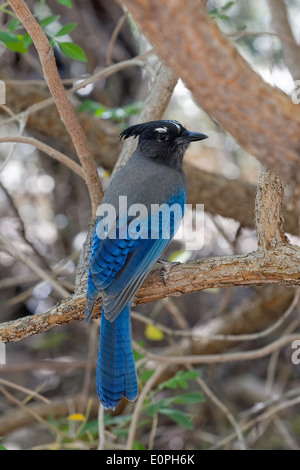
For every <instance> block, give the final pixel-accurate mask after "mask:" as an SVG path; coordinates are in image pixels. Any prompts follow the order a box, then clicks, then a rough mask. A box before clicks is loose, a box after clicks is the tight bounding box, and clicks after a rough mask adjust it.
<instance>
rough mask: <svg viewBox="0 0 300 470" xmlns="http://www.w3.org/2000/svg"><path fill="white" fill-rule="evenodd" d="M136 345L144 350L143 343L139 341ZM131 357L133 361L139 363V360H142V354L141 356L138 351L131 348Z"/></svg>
mask: <svg viewBox="0 0 300 470" xmlns="http://www.w3.org/2000/svg"><path fill="white" fill-rule="evenodd" d="M138 344H139V345H140V346H141V347H142V348H144V347H145V341H139V342H138ZM133 357H134V360H135V361H139V360H140V359H143V357H144V356H143V354H141V353H140V352H139V351H137V350H136V349H134V348H133Z"/></svg>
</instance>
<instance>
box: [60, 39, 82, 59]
mask: <svg viewBox="0 0 300 470" xmlns="http://www.w3.org/2000/svg"><path fill="white" fill-rule="evenodd" d="M57 44H58V46H59V48H60V50H61V52H62V53H63V54H65V55H66V56H67V57H70V59H75V60H80V61H81V62H86V60H87V59H86V56H85V53H84V51H83V49H82V48H81V47H80V46H78V44H74V43H73V42H58V43H57Z"/></svg>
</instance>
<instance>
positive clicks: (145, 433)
mask: <svg viewBox="0 0 300 470" xmlns="http://www.w3.org/2000/svg"><path fill="white" fill-rule="evenodd" d="M200 3H201V4H202V5H205V7H206V9H207V12H208V13H209V14H210V16H211V17H212V18H213V19H214V20H215V21H216V22H217V24H218V26H219V28H220V29H221V30H222V31H223V33H224V34H225V35H226V36H227V37H228V38H229V40H230V41H232V42H234V44H235V46H236V47H237V49H238V52H239V53H240V54H241V55H242V56H243V57H244V58H245V59H246V60H247V61H248V62H249V63H250V64H251V66H252V67H253V69H254V70H255V71H256V72H257V73H258V74H260V75H261V76H262V77H263V78H264V80H266V81H267V82H269V83H270V84H271V85H272V86H274V87H278V88H280V89H282V90H283V91H284V92H285V93H286V94H288V95H291V94H292V92H293V90H294V80H295V76H294V73H293V71H292V70H291V68H290V67H289V66H288V64H287V61H286V60H285V59H284V56H283V49H284V46H283V45H284V41H285V39H286V38H284V37H280V35H279V34H278V33H277V32H276V30H274V23H273V20H272V15H271V13H272V10H271V8H270V5H271V3H272V2H271V1H270V2H267V1H261V0H260V1H259V0H253V1H252V2H247V1H246V0H236V1H231V2H226V1H222V0H209V1H207V2H199V4H200ZM278 3H279V2H274V5H273V7H274V8H275V7H276V5H275V4H278ZM281 3H282V5H283V7H284V9H285V11H286V14H287V18H288V22H289V25H290V28H291V31H292V34H293V36H294V40H295V42H296V43H297V42H298V43H299V41H300V28H299V25H300V4H299V2H298V1H297V0H287V1H285V2H283V1H282V2H281ZM27 4H28V7H29V8H30V9H31V11H32V12H34V15H35V17H36V18H37V19H38V20H39V22H40V24H41V25H42V26H43V29H44V31H45V32H46V33H47V35H48V37H49V39H50V40H51V43H52V45H53V47H54V51H55V57H56V61H57V65H58V69H59V73H60V76H61V78H62V79H63V80H64V83H65V86H66V88H67V89H68V88H70V87H72V86H73V85H74V84H76V83H78V80H80V79H83V78H85V77H87V76H89V75H93V74H95V73H98V72H100V71H102V70H104V69H105V68H107V67H109V66H111V65H113V64H115V63H118V62H121V61H125V60H129V59H131V58H132V57H134V56H136V55H138V54H142V53H145V52H147V51H149V50H150V49H151V45H150V44H149V43H148V41H147V40H146V39H145V37H144V36H143V35H142V33H141V32H140V31H139V29H138V28H137V26H136V24H135V23H134V21H133V20H132V18H131V17H130V15H127V14H126V12H125V13H124V10H123V9H122V8H121V7H120V5H119V4H118V3H117V2H115V1H112V0H98V1H96V0H88V1H85V2H80V1H79V0H72V2H71V1H56V0H46V1H28V2H27ZM282 5H281V6H282ZM63 28H65V29H63ZM4 33H6V34H8V35H10V36H7V35H6V36H5V34H4ZM70 43H71V44H72V45H73V46H71V47H70V46H66V44H70ZM159 65H160V63H159V60H158V58H157V57H156V56H155V55H153V54H152V55H149V56H148V58H147V60H146V61H145V66H143V67H141V66H137V65H131V66H128V67H126V68H123V69H122V70H120V71H118V72H116V73H113V74H112V75H110V76H109V77H107V78H102V79H100V80H98V81H96V82H95V83H92V84H91V85H88V86H87V87H85V88H82V89H80V90H79V91H78V92H76V93H73V94H72V95H71V101H72V104H73V106H74V108H75V109H76V112H77V114H78V116H79V119H80V122H81V125H82V127H83V129H84V131H85V132H86V135H87V138H88V142H89V144H90V147H91V150H92V152H93V155H94V157H95V160H96V162H97V166H98V171H99V175H100V177H101V180H102V182H103V186H104V187H106V186H107V184H108V183H109V179H110V175H111V172H112V170H113V167H114V164H115V162H116V160H117V158H118V155H119V153H120V150H121V147H122V143H121V142H120V139H119V134H120V132H121V131H122V130H123V129H124V128H125V127H127V126H128V125H131V124H133V123H134V122H135V118H136V116H137V114H138V113H139V111H140V110H141V109H142V107H143V104H144V102H145V99H146V98H147V96H148V94H149V92H150V90H151V88H152V86H153V83H154V81H155V76H156V73H157V70H158V67H159ZM297 66H298V68H299V67H300V66H299V64H297ZM0 68H1V72H0V78H1V80H3V81H4V82H5V84H6V106H1V107H0V121H1V126H0V138H1V137H7V136H12V135H14V136H15V135H22V136H27V137H35V138H37V139H39V140H41V141H43V142H45V143H47V144H48V145H50V146H51V147H53V148H55V149H56V150H59V151H61V152H63V153H65V154H66V155H68V156H69V157H70V158H72V159H74V160H76V158H77V157H76V154H75V151H74V148H73V147H72V144H71V141H70V139H69V137H68V136H67V133H66V131H65V129H64V127H63V125H62V123H61V121H60V119H59V116H58V113H57V111H56V109H55V106H54V105H48V106H47V107H46V106H45V107H44V108H42V109H40V110H39V111H35V110H34V109H32V107H33V106H34V105H35V104H36V103H39V102H42V101H43V100H45V99H46V98H48V97H49V92H48V89H47V86H46V85H45V82H44V80H43V74H42V70H41V66H40V64H39V61H38V56H37V54H36V51H35V49H34V46H33V45H32V44H31V43H30V38H28V36H27V35H26V33H25V31H24V29H23V28H22V25H21V24H20V23H19V22H18V20H17V19H16V18H15V17H14V15H13V14H12V11H11V10H10V8H9V5H8V4H7V3H5V2H1V5H0ZM298 78H299V79H300V73H299V77H298ZM164 118H166V119H176V120H178V121H180V122H181V123H183V124H184V125H185V127H187V128H188V129H191V130H194V131H200V132H204V133H205V134H207V135H208V136H209V139H207V140H205V141H204V142H203V143H201V144H198V143H195V144H193V145H192V146H191V147H190V149H189V150H188V152H187V155H186V169H187V173H188V175H189V174H192V173H193V172H195V171H200V172H204V173H199V174H201V175H202V177H203V178H204V176H205V177H208V176H209V177H210V178H211V179H209V180H208V182H207V184H208V189H207V194H208V195H207V201H206V200H199V201H197V202H198V203H199V204H204V209H205V217H204V223H205V232H204V233H205V235H204V243H203V247H202V248H201V250H199V251H198V250H193V251H191V250H187V249H186V248H185V244H184V240H182V239H181V240H174V241H173V242H172V244H171V245H170V247H169V248H168V252H167V254H166V256H167V257H168V258H169V259H170V260H172V261H181V262H186V261H190V260H194V259H199V258H204V257H211V256H221V255H229V254H242V253H248V252H251V251H254V250H255V249H256V247H257V243H256V235H255V231H254V227H253V218H251V214H254V194H255V185H256V182H257V178H258V174H259V170H260V164H259V162H258V161H257V160H256V159H255V158H254V157H252V156H251V155H249V154H248V153H247V152H246V151H245V150H244V149H243V148H241V147H240V146H239V145H238V143H237V142H236V141H234V140H233V139H232V138H231V137H230V135H229V134H227V133H224V132H223V131H222V129H221V128H220V127H219V126H218V123H216V122H214V121H213V120H211V119H210V117H209V116H208V115H207V114H206V113H205V112H204V111H203V110H202V109H201V108H200V107H199V106H197V104H196V103H195V102H194V101H193V97H192V96H191V93H190V92H189V90H188V89H187V88H186V87H185V85H184V83H183V82H182V81H181V80H179V81H178V83H177V85H176V87H175V90H174V93H173V95H172V98H171V100H170V103H169V106H168V108H167V110H166V112H165V115H164ZM195 174H198V173H195ZM220 178H221V179H220ZM217 182H218V185H219V186H218V187H219V188H220V187H224V188H226V191H225V192H221V191H220V192H214V191H215V190H216V187H217ZM210 188H211V193H210ZM237 189H238V190H239V191H240V192H239V193H235V191H237ZM287 192H288V189H287ZM234 194H240V198H241V199H240V200H236V206H235V203H233V202H232V201H233V199H234V198H235V196H234ZM232 195H233V197H232ZM227 197H229V199H228V204H227V206H230V209H231V210H232V216H231V217H229V216H228V213H227V212H226V210H225V209H224V210H223V209H222V210H220V211H219V209H218V207H215V205H214V199H215V198H224V205H225V206H226V198H227ZM192 199H193V198H191V200H192ZM193 202H195V201H194V200H193ZM241 213H242V214H241ZM235 214H236V217H234V215H235ZM290 216H291V214H290V213H289V212H288V210H287V212H286V219H287V220H289V217H290ZM243 217H244V218H243ZM90 218H91V207H90V200H89V195H88V191H87V188H86V185H85V183H84V181H83V180H82V179H81V178H80V177H79V176H77V175H76V174H74V173H73V172H72V171H71V170H70V169H68V168H67V167H66V166H64V165H63V164H61V163H60V162H57V161H56V160H54V159H52V158H49V156H47V155H45V154H43V153H42V152H40V151H38V150H37V149H36V148H35V147H33V146H31V145H28V144H24V143H21V144H16V143H1V144H0V233H1V234H2V236H3V237H5V239H6V240H9V242H10V243H12V244H13V245H14V247H15V249H16V251H14V252H12V250H11V249H9V247H8V245H7V244H5V243H4V242H3V240H2V239H1V240H2V241H1V243H0V305H1V310H0V321H1V322H6V321H11V320H16V319H18V318H22V317H25V316H28V315H35V314H37V313H42V312H46V311H48V310H49V309H50V308H51V307H53V306H55V305H56V304H57V302H58V301H60V300H61V299H62V295H61V292H60V291H58V290H57V289H55V288H53V286H52V285H50V284H49V283H48V282H46V281H44V280H41V279H40V277H39V276H38V274H36V273H35V272H33V270H32V269H31V268H30V266H29V265H28V263H26V262H24V261H21V260H20V255H19V254H20V253H22V254H25V255H26V258H29V259H30V260H31V261H32V262H33V263H34V264H35V265H37V266H39V267H40V268H41V269H42V270H44V271H45V272H46V273H52V275H53V276H54V277H55V279H56V281H57V282H58V283H59V285H60V286H61V287H62V288H63V289H64V292H65V294H66V296H67V295H68V294H70V295H71V294H72V293H73V292H74V284H75V276H76V266H77V263H78V259H79V254H80V250H81V248H82V245H83V242H84V240H85V238H86V235H87V230H88V224H89V221H90ZM292 225H293V224H292V222H291V223H290V225H289V227H290V226H292ZM290 232H291V233H289V235H288V236H289V238H290V240H291V241H292V242H293V243H296V244H299V238H298V237H297V231H295V230H292V229H291V230H290ZM295 295H296V294H295V292H294V290H293V289H289V288H286V287H281V286H279V287H278V286H277V287H273V286H265V287H256V286H253V287H247V288H236V287H230V288H225V289H208V290H205V291H202V292H198V293H195V294H191V295H186V296H182V297H179V298H174V297H173V298H169V299H164V300H161V301H158V302H156V303H153V304H148V305H146V306H143V307H139V308H136V309H134V311H135V313H136V316H134V318H133V337H134V340H135V341H136V342H137V343H138V344H139V345H140V347H141V348H145V350H147V351H152V352H155V353H156V354H161V355H164V354H166V353H167V351H169V350H170V348H171V349H172V348H174V350H175V351H176V350H177V349H176V348H178V349H179V350H180V351H181V350H182V351H186V349H184V348H186V343H187V342H192V344H189V345H188V347H189V348H193V350H194V351H195V354H201V353H214V352H224V351H226V350H228V349H229V348H230V350H232V351H235V350H238V349H237V348H239V350H246V349H247V348H250V349H253V348H254V347H258V346H263V345H265V344H268V342H270V341H271V339H275V338H276V337H278V331H279V332H280V331H281V332H282V331H285V330H286V329H287V328H289V327H290V328H293V330H294V331H295V330H296V328H297V327H298V317H297V308H298V307H297V302H294V303H295V307H296V308H295V309H292V311H291V314H290V317H289V323H288V325H287V324H283V325H282V326H281V327H280V328H279V330H276V331H275V333H272V335H271V336H270V337H266V338H265V339H262V340H260V342H258V340H257V339H255V338H254V339H253V340H252V341H250V342H248V343H242V344H241V345H239V343H229V342H228V341H222V342H220V341H207V344H206V345H205V344H204V342H203V341H201V340H200V339H197V338H193V337H192V336H190V337H184V336H180V335H178V336H176V335H175V336H174V335H173V336H172V334H169V333H168V332H167V331H163V328H161V327H160V326H159V325H157V324H156V323H155V322H159V324H163V325H164V326H165V327H167V328H168V329H170V330H172V331H178V330H180V331H184V330H187V331H191V332H193V334H194V335H196V333H197V332H198V333H199V332H200V333H201V334H225V333H228V334H238V333H240V332H241V333H243V332H245V331H246V330H247V329H246V328H244V327H243V326H242V325H244V324H247V322H248V323H249V322H250V323H252V322H253V325H251V326H252V327H253V328H252V329H250V330H251V332H256V331H259V330H261V329H263V328H266V327H267V326H269V325H270V324H271V323H272V322H274V321H276V320H277V319H278V318H279V317H280V316H281V315H283V313H284V312H285V311H286V309H287V308H288V307H289V305H290V304H291V302H292V301H293V299H294V300H295ZM139 315H143V316H146V317H147V318H150V319H151V320H152V321H153V324H152V326H151V325H147V324H145V322H143V321H142V320H141V318H139ZM298 315H299V313H298ZM227 318H228V320H227ZM227 322H228V323H227ZM221 324H222V325H223V326H222V327H220V325H221ZM226 324H228V325H229V326H228V331H227V330H225V329H224V325H226ZM98 328H99V327H98V323H97V322H96V321H94V324H93V325H91V326H86V325H83V324H82V323H80V322H74V323H72V324H70V325H63V326H60V327H59V328H53V329H51V330H50V331H48V332H46V333H43V334H39V335H35V336H31V337H29V338H26V339H24V340H22V341H20V342H16V343H8V344H7V346H6V357H7V365H6V367H5V368H4V367H2V368H1V369H0V377H1V379H2V380H5V381H9V382H10V384H12V383H13V384H18V385H19V386H22V387H25V388H26V389H28V390H31V391H33V390H34V391H36V392H39V393H41V394H42V395H43V397H45V399H46V400H47V402H46V403H45V401H42V400H39V399H37V400H36V399H34V398H33V396H32V395H31V394H30V393H29V392H28V391H27V392H25V391H24V390H23V391H22V390H17V389H16V388H15V387H14V386H12V385H10V386H8V385H7V384H6V385H5V383H4V382H2V383H1V381H0V385H1V388H0V436H3V439H2V440H1V441H0V444H1V445H3V446H4V447H5V448H8V449H24V448H25V449H26V448H53V449H60V448H95V447H97V433H98V428H97V409H98V404H97V398H96V390H95V362H96V357H97V344H98ZM243 328H244V329H243ZM289 331H291V329H290V330H289ZM136 356H137V357H136V359H137V361H140V362H138V364H140V369H139V370H140V381H141V387H143V386H144V384H145V383H146V382H147V380H149V378H150V377H151V373H152V372H153V364H152V365H151V363H149V361H148V362H147V361H146V360H145V356H144V355H143V353H142V352H141V350H139V352H136ZM60 363H61V364H60ZM68 363H70V366H69V367H68ZM45 364H46V365H45ZM299 371H300V369H299V366H298V365H294V364H293V363H292V361H291V349H290V347H286V348H285V349H284V348H283V349H282V351H281V352H280V353H278V354H273V355H272V356H270V357H269V356H268V357H265V358H263V359H260V360H256V361H250V362H240V363H239V362H238V363H228V364H224V365H211V366H201V367H195V369H194V371H189V373H188V372H187V371H186V370H184V369H177V368H174V370H172V371H169V372H168V374H166V376H165V377H164V378H163V379H162V380H161V383H160V384H156V385H155V387H154V388H153V390H152V392H151V393H150V395H149V397H148V403H145V405H144V411H143V413H141V415H140V421H139V425H138V428H137V430H136V438H135V441H134V446H135V448H137V449H138V448H141V449H143V448H145V449H148V448H154V449H167V450H168V449H206V448H211V447H214V446H215V447H217V448H239V440H238V439H237V438H236V436H235V435H233V437H231V438H230V435H231V433H232V432H233V429H234V426H233V424H232V421H231V420H230V419H229V420H228V416H226V413H224V409H222V407H220V406H218V405H217V404H216V402H215V401H214V400H213V399H212V397H211V396H209V394H207V391H206V393H205V392H204V389H203V387H202V386H201V380H205V382H206V384H207V386H208V387H209V390H211V393H212V394H213V397H214V396H217V397H218V399H219V400H220V401H221V402H222V403H223V404H224V406H225V407H226V410H229V413H230V414H232V416H234V417H235V418H234V420H236V421H237V422H239V425H240V426H242V423H243V422H250V421H251V420H252V425H251V424H250V425H249V427H248V428H247V430H246V431H245V434H244V438H245V439H246V442H247V446H248V447H250V448H253V449H288V448H292V449H299V445H300V418H299V405H297V403H296V404H295V405H294V406H288V405H287V406H286V408H285V409H284V411H282V412H281V413H280V414H276V413H274V414H272V413H270V417H266V418H262V419H258V420H257V421H255V419H256V418H257V417H258V416H260V415H259V413H263V412H265V411H266V410H270V409H272V407H274V406H276V404H278V402H281V403H285V402H286V401H287V400H289V399H290V398H292V397H295V396H297V390H299V387H300V376H299ZM201 377H202V378H201ZM198 379H199V380H198ZM170 380H171V383H170ZM172 380H173V382H172ZM197 380H198V382H197ZM199 381H200V382H199ZM202 385H203V384H202ZM3 390H4V392H3ZM182 394H184V395H185V398H181V399H180V398H178V397H180V396H181V395H182ZM188 394H189V395H188ZM193 394H194V395H193ZM174 396H175V397H177V402H176V401H174V400H173V402H172V400H171V401H170V400H169V402H168V401H167V400H168V399H170V397H173V398H174ZM14 399H15V401H14ZM24 400H25V401H24ZM155 404H156V408H155V406H154V405H155ZM159 404H160V405H159ZM133 406H134V405H133V404H128V403H122V404H121V406H120V408H118V409H117V410H116V412H115V413H114V414H113V415H108V416H107V417H106V426H107V430H108V431H110V433H112V434H113V435H114V437H112V436H111V435H109V436H108V437H107V440H108V448H109V446H110V447H111V448H118V446H119V447H120V448H122V445H124V442H126V437H127V432H128V423H129V422H130V419H131V414H132V411H133ZM151 406H152V408H151ZM26 407H27V408H30V409H31V410H32V413H31V414H28V413H27V412H26V410H25V409H24V408H26ZM147 407H148V408H147ZM170 409H171V411H169V412H167V411H166V410H170ZM75 412H76V413H77V417H76V415H74V413H75ZM36 416H40V417H42V422H41V421H40V420H38V419H37V418H36ZM247 420H248V421H247ZM228 436H229V437H228ZM222 438H224V439H225V442H224V443H222ZM226 438H227V440H226Z"/></svg>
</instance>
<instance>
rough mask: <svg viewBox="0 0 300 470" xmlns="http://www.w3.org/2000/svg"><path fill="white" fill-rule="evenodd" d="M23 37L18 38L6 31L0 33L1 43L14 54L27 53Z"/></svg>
mask: <svg viewBox="0 0 300 470" xmlns="http://www.w3.org/2000/svg"><path fill="white" fill-rule="evenodd" d="M22 39H23V36H17V35H16V34H13V33H8V32H6V31H3V32H0V41H1V42H3V43H4V44H5V45H6V46H7V47H8V48H9V49H11V50H12V51H14V52H27V48H26V47H25V46H24V44H23V41H22Z"/></svg>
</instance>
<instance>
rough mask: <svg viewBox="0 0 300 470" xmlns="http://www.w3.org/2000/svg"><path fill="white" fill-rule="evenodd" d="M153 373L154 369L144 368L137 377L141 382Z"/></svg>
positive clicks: (145, 380)
mask: <svg viewBox="0 0 300 470" xmlns="http://www.w3.org/2000/svg"><path fill="white" fill-rule="evenodd" d="M153 374H154V370H150V369H147V370H144V372H142V373H141V374H139V379H140V381H141V382H142V383H145V382H147V381H148V380H149V379H150V378H151V377H152V375H153Z"/></svg>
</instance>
